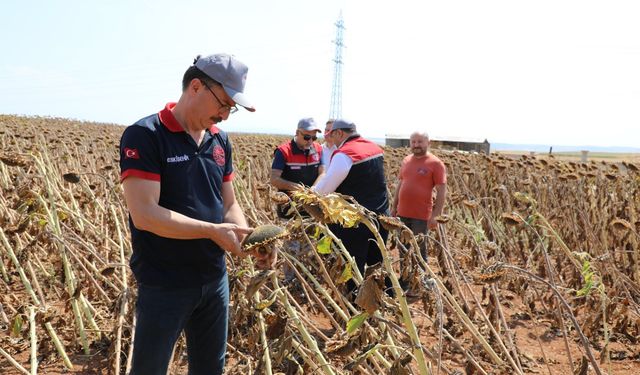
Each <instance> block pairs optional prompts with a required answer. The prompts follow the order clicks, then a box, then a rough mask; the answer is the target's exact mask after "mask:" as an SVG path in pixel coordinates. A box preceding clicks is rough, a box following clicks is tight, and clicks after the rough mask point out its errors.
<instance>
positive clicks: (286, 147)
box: [272, 140, 322, 186]
mask: <svg viewBox="0 0 640 375" xmlns="http://www.w3.org/2000/svg"><path fill="white" fill-rule="evenodd" d="M305 151H307V150H302V149H300V147H298V145H297V144H296V142H295V140H291V141H288V142H285V143H283V144H281V145H280V146H278V148H276V150H275V151H274V154H275V156H276V160H277V156H278V155H277V153H278V152H280V154H281V155H282V157H283V158H284V162H285V164H284V167H283V168H282V175H281V176H280V177H282V178H283V179H285V180H287V181H291V182H298V183H301V184H304V185H306V186H311V185H313V183H314V182H315V180H316V179H317V178H318V168H319V167H320V164H321V159H322V146H321V145H320V144H318V143H316V142H313V144H312V145H311V147H310V148H309V150H308V151H307V152H305ZM276 160H274V164H273V166H272V168H276V169H279V168H280V167H281V166H280V165H276Z"/></svg>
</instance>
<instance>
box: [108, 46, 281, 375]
mask: <svg viewBox="0 0 640 375" xmlns="http://www.w3.org/2000/svg"><path fill="white" fill-rule="evenodd" d="M247 70H248V68H247V67H246V65H244V64H243V63H242V62H240V61H238V60H237V59H236V58H234V57H233V56H230V55H226V54H215V55H210V56H207V57H200V56H198V57H197V58H196V60H195V62H194V65H192V66H191V67H189V68H188V69H187V71H186V72H185V74H184V77H183V80H182V95H181V96H180V99H179V100H178V102H177V103H169V104H167V106H166V107H165V108H164V109H163V110H162V111H160V112H159V113H157V114H153V115H151V116H148V117H145V118H143V119H141V120H139V121H138V122H136V123H135V124H133V125H131V126H129V127H128V128H127V129H126V130H125V131H124V133H123V135H122V139H121V141H120V167H121V181H122V185H123V188H124V197H125V200H126V203H127V207H128V208H129V213H130V220H129V224H130V228H131V243H132V246H133V255H132V257H131V262H130V264H131V269H132V270H133V273H134V275H135V277H136V280H137V282H138V300H137V305H136V316H137V325H136V332H135V341H134V349H133V363H132V366H133V367H132V371H131V374H157V375H160V374H162V375H164V374H166V371H167V367H168V365H169V360H170V358H171V353H172V351H173V347H174V345H175V342H176V340H177V339H178V337H179V335H180V333H181V332H182V331H183V330H184V332H185V334H186V338H187V351H188V358H189V374H221V373H222V372H223V370H224V358H225V349H226V341H227V324H228V323H227V321H228V305H229V285H228V280H227V271H226V265H225V252H229V253H231V254H233V255H236V256H244V254H243V253H242V251H241V248H240V242H241V240H242V238H244V236H245V235H246V234H247V233H249V232H251V229H250V228H248V227H247V222H246V220H245V217H244V214H243V212H242V210H241V208H240V206H239V204H238V202H237V201H236V198H235V195H234V192H233V186H232V182H231V180H232V178H233V166H232V163H231V152H232V148H231V142H230V140H229V138H228V137H227V134H226V133H225V132H223V131H221V130H220V129H218V128H217V127H216V124H218V123H220V122H222V121H224V120H227V119H228V117H229V115H230V114H231V113H234V112H236V111H237V107H236V104H239V105H241V106H243V107H244V108H246V109H247V110H249V111H251V112H253V111H255V109H254V108H253V106H252V105H251V104H250V103H249V101H248V100H247V98H246V97H245V96H244V93H243V92H244V86H245V80H246V76H247ZM258 256H259V255H257V254H256V257H258ZM274 262H275V257H271V258H269V259H265V258H259V259H258V263H259V265H260V266H262V267H268V266H271V265H273V264H274Z"/></svg>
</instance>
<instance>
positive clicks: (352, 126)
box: [331, 118, 356, 131]
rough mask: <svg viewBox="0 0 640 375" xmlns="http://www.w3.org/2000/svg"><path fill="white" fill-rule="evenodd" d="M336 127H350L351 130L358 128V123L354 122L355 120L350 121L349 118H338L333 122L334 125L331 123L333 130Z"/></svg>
mask: <svg viewBox="0 0 640 375" xmlns="http://www.w3.org/2000/svg"><path fill="white" fill-rule="evenodd" d="M336 129H349V130H356V124H354V123H353V122H351V121H349V120H345V119H341V118H340V119H337V120H336V121H334V122H333V125H331V130H332V131H333V130H336Z"/></svg>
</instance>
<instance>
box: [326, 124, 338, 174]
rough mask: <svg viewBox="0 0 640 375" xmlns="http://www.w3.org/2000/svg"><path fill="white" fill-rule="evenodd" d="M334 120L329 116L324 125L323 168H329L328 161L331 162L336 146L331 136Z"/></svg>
mask: <svg viewBox="0 0 640 375" xmlns="http://www.w3.org/2000/svg"><path fill="white" fill-rule="evenodd" d="M334 121H335V120H334V119H332V118H330V119H329V120H327V123H326V124H325V126H324V143H323V144H322V165H324V169H325V170H327V168H329V162H331V155H333V152H334V151H335V150H336V149H337V148H338V147H337V146H336V144H335V142H334V141H333V137H332V136H331V127H332V126H333V122H334Z"/></svg>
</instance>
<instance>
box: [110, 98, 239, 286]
mask: <svg viewBox="0 0 640 375" xmlns="http://www.w3.org/2000/svg"><path fill="white" fill-rule="evenodd" d="M174 106H175V103H169V104H167V106H166V107H165V108H164V109H163V110H162V111H160V112H159V113H158V114H154V115H151V116H148V117H145V118H143V119H141V120H139V121H138V122H136V123H135V124H133V125H131V126H129V127H127V129H125V131H124V133H123V135H122V139H121V140H120V155H121V158H120V169H121V175H120V178H121V180H124V179H125V178H127V177H128V176H135V177H140V178H144V179H149V180H153V181H159V182H160V200H159V202H158V203H159V205H160V206H162V207H164V208H167V209H169V210H172V211H175V212H178V213H181V214H183V215H185V216H188V217H190V218H194V219H197V220H202V221H207V222H210V223H216V224H217V223H222V222H223V221H224V218H223V212H224V210H223V203H222V195H221V191H222V183H223V182H225V181H230V180H231V179H232V178H233V166H232V163H231V142H230V140H229V139H228V137H227V134H226V133H225V132H223V131H222V130H220V129H218V128H217V127H215V126H213V125H212V126H211V128H209V129H207V130H206V131H205V135H204V138H203V140H202V142H201V144H200V146H198V145H196V143H195V141H194V140H193V138H192V137H191V136H190V135H189V134H187V133H186V132H185V131H184V130H183V128H182V127H181V126H180V124H179V123H178V121H177V120H176V118H175V117H174V115H173V113H172V112H171V108H173V107H174ZM129 227H130V229H131V239H132V245H133V255H132V256H131V269H132V270H133V272H134V274H135V276H136V279H137V280H138V282H139V283H142V284H145V285H150V286H170V287H192V286H200V285H203V284H206V283H208V282H210V281H211V280H217V279H219V278H220V277H221V275H223V274H224V272H225V261H224V252H223V250H222V249H220V247H219V246H218V245H217V244H216V243H215V242H213V241H211V240H210V239H207V238H203V239H195V240H179V239H173V238H166V237H161V236H158V235H156V234H154V233H151V232H148V231H144V230H139V229H138V228H136V227H135V226H134V225H133V222H132V221H131V218H130V219H129Z"/></svg>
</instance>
